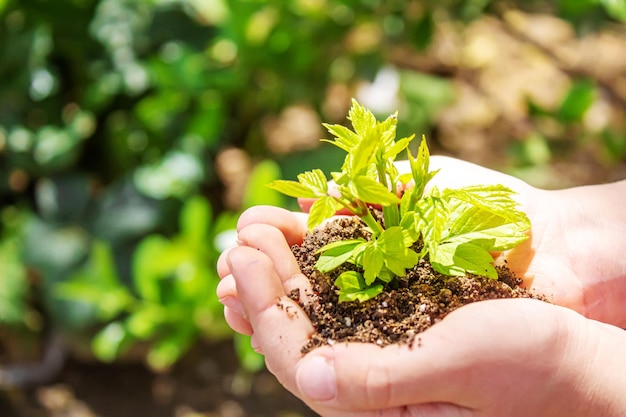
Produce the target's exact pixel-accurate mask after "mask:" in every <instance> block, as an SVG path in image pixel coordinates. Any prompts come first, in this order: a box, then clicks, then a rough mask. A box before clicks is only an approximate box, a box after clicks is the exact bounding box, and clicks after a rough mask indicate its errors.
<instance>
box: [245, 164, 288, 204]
mask: <svg viewBox="0 0 626 417" xmlns="http://www.w3.org/2000/svg"><path fill="white" fill-rule="evenodd" d="M280 177H281V170H280V166H279V165H278V164H277V163H276V162H274V161H272V160H271V159H266V160H264V161H262V162H259V163H258V164H257V165H256V166H255V167H254V169H253V170H252V173H251V174H250V179H249V180H248V184H247V185H246V191H245V193H244V197H243V204H242V206H243V208H244V209H245V208H249V207H253V206H262V205H268V206H275V207H283V206H284V204H285V199H284V198H283V195H282V194H281V193H279V192H277V191H276V190H274V189H272V188H270V187H267V184H270V183H272V182H273V181H276V180H278V179H279V178H280ZM268 188H269V189H268Z"/></svg>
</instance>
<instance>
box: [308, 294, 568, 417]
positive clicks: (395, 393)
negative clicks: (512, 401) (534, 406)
mask: <svg viewBox="0 0 626 417" xmlns="http://www.w3.org/2000/svg"><path fill="white" fill-rule="evenodd" d="M546 309H558V310H559V311H561V310H565V309H561V308H560V307H556V306H552V305H549V304H547V303H543V302H540V301H536V300H510V299H509V300H495V301H486V302H477V303H473V304H470V305H468V306H465V307H462V308H460V309H458V310H456V311H455V312H453V313H451V314H450V315H449V316H447V317H446V318H445V319H444V320H443V321H441V322H440V323H437V324H436V325H434V326H433V327H431V328H430V329H429V330H427V331H426V332H423V333H421V334H420V335H418V336H417V340H416V341H415V345H414V346H413V347H412V348H409V347H408V346H398V345H392V346H388V347H385V348H380V347H378V346H375V345H373V344H357V343H350V344H336V345H334V346H333V347H324V348H320V349H317V350H314V351H312V352H311V353H309V354H307V355H306V356H305V357H304V358H303V359H302V361H301V363H300V366H299V367H298V369H297V370H296V381H297V383H298V389H299V392H301V393H302V398H303V399H304V400H305V402H307V403H311V404H314V405H316V406H317V407H318V408H323V407H329V408H330V407H337V408H342V409H345V410H351V409H352V410H363V411H365V410H375V409H391V408H394V407H400V406H402V405H406V404H426V403H454V404H455V405H458V406H460V407H463V408H467V409H470V410H480V409H484V408H485V407H488V406H489V405H490V404H493V403H494V402H496V400H497V398H496V397H497V396H498V395H502V393H503V392H507V388H506V387H512V386H516V384H517V387H518V388H519V389H531V387H524V385H523V383H526V384H537V383H540V382H541V381H536V380H532V381H525V380H524V378H522V376H521V375H520V374H522V373H524V372H527V369H532V366H533V360H536V358H537V357H539V355H537V350H538V347H544V346H552V345H548V344H547V342H546V341H550V342H552V341H553V339H554V337H555V332H556V333H558V331H557V329H558V326H556V325H554V323H553V322H552V321H551V320H550V319H549V317H551V315H550V314H547V311H546ZM566 311H569V310H566ZM570 313H571V312H570ZM572 314H574V313H572ZM539 320H541V323H542V326H536V322H538V321H539ZM477 323H480V325H477ZM494 329H498V331H499V335H498V340H497V342H498V346H497V349H494V346H493V341H494V339H493V332H494ZM553 347H554V349H555V350H559V349H560V347H559V346H558V345H557V344H554V346H553ZM545 353H546V354H550V353H551V352H545ZM548 357H549V356H548ZM539 360H540V361H542V359H539ZM527 367H529V368H527ZM329 381H332V382H334V384H333V385H329ZM520 381H523V383H522V382H520Z"/></svg>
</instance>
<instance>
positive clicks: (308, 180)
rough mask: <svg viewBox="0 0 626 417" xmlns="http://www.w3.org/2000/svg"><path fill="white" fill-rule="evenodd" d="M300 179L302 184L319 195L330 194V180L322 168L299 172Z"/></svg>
mask: <svg viewBox="0 0 626 417" xmlns="http://www.w3.org/2000/svg"><path fill="white" fill-rule="evenodd" d="M298 181H300V184H302V185H304V186H305V187H307V188H308V189H309V190H312V191H314V192H315V193H316V195H318V196H324V195H327V194H328V180H327V179H326V175H324V172H323V171H322V170H321V169H314V170H312V171H308V172H303V173H302V174H299V175H298Z"/></svg>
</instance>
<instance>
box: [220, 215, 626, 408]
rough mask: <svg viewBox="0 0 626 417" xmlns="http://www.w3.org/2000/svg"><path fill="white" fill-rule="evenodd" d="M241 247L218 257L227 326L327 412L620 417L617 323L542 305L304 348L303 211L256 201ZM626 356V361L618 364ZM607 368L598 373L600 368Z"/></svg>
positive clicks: (486, 310) (503, 305) (463, 315)
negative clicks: (409, 339)
mask: <svg viewBox="0 0 626 417" xmlns="http://www.w3.org/2000/svg"><path fill="white" fill-rule="evenodd" d="M240 225H241V227H240V231H239V239H240V241H241V242H240V246H239V247H236V248H233V249H231V250H229V251H228V252H226V253H225V254H224V255H223V256H222V257H221V258H220V261H219V266H218V270H219V273H220V275H221V276H222V277H223V280H222V283H221V284H220V289H219V293H220V297H221V299H222V300H223V302H224V303H225V304H226V305H227V308H226V310H227V311H230V312H231V313H230V314H229V315H227V318H228V320H229V323H231V326H233V327H234V328H235V329H237V330H239V331H242V332H244V333H246V334H252V335H253V340H254V345H255V347H256V349H257V350H259V351H260V352H262V353H263V354H264V355H265V357H266V363H267V366H268V369H269V370H270V371H271V372H272V373H274V374H275V375H276V377H277V378H278V379H279V381H280V382H281V383H282V384H283V385H284V386H285V387H286V388H287V389H288V390H290V391H291V392H292V393H294V395H296V396H297V397H299V398H301V399H302V400H303V401H304V402H305V403H306V404H308V405H309V406H310V407H311V408H312V409H313V410H315V411H316V412H318V413H319V414H320V415H322V416H330V417H333V416H348V417H349V416H359V417H361V416H362V417H366V416H368V417H369V416H429V417H435V416H437V417H470V416H471V417H478V416H480V417H496V416H498V417H501V416H510V417H515V416H536V417H541V416H557V415H558V416H561V415H562V416H587V415H603V416H613V415H622V414H619V413H620V412H623V411H624V409H621V408H619V407H620V406H623V404H619V401H616V400H614V399H615V398H622V397H623V396H622V395H621V390H620V384H621V383H623V380H622V381H620V380H619V378H617V379H613V378H609V379H610V382H611V383H612V384H615V388H611V387H613V385H612V384H608V386H607V384H605V383H603V382H602V381H601V380H599V378H600V377H606V376H607V375H609V374H610V373H611V371H612V370H614V369H619V366H622V367H623V366H626V364H624V363H622V362H623V360H622V359H621V356H622V355H619V358H618V359H615V358H616V356H615V355H611V352H610V349H611V347H613V348H614V349H615V350H616V351H617V352H619V351H620V348H619V347H618V346H620V345H623V343H624V336H623V333H622V332H621V331H617V329H616V328H612V327H610V326H606V325H602V324H599V323H596V322H593V321H590V320H586V319H584V318H583V317H582V316H580V315H578V314H576V313H575V312H573V311H571V310H569V309H566V308H562V307H558V306H554V305H550V304H547V303H543V302H540V301H536V300H521V299H509V300H494V301H484V302H478V303H474V304H470V305H468V306H465V307H462V308H460V309H458V310H456V311H455V312H453V313H451V314H450V315H448V316H447V317H446V318H445V319H444V320H443V321H441V322H440V323H437V324H435V325H434V326H433V327H431V328H430V329H428V330H427V331H426V332H424V333H422V334H421V335H420V336H419V339H418V341H417V343H416V344H415V346H414V347H413V348H412V349H410V348H408V347H407V346H397V345H396V346H388V347H385V348H380V347H378V346H375V345H372V344H359V343H349V344H337V345H335V346H332V347H331V346H326V347H322V348H318V349H315V350H314V351H312V352H310V353H308V354H306V355H303V354H302V353H301V351H300V349H301V348H302V346H304V345H305V343H306V342H307V341H308V339H309V337H310V336H311V334H312V332H313V328H312V325H311V323H310V321H309V319H308V317H307V316H306V315H305V313H304V312H303V311H302V310H301V309H300V307H299V306H298V304H297V303H295V302H294V301H293V300H292V299H291V298H290V297H289V296H288V294H289V293H290V292H292V291H293V290H294V289H298V290H299V291H300V293H301V295H303V296H305V295H306V292H307V289H308V281H307V279H306V278H305V277H304V276H303V275H302V274H301V272H300V270H299V268H298V265H297V263H296V262H295V259H294V258H293V256H291V252H290V249H289V246H290V244H292V243H297V242H298V241H299V240H300V239H301V237H302V234H303V233H304V226H303V221H302V218H301V216H298V215H296V214H295V213H290V212H288V211H285V210H282V209H277V208H269V207H258V208H255V209H253V210H250V211H248V212H247V213H246V214H245V215H244V216H243V217H242V220H241V222H240ZM620 361H621V362H620ZM597 369H600V371H597Z"/></svg>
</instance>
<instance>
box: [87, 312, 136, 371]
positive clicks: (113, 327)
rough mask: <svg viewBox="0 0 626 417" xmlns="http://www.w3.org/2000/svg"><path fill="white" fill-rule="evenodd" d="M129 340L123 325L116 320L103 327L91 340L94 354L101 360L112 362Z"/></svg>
mask: <svg viewBox="0 0 626 417" xmlns="http://www.w3.org/2000/svg"><path fill="white" fill-rule="evenodd" d="M129 341H130V339H129V337H128V333H127V332H126V329H125V328H124V325H123V324H122V323H120V322H118V321H115V322H113V323H110V324H108V325H107V326H105V327H104V329H102V330H101V331H100V332H98V334H96V336H95V337H94V338H93V340H92V342H91V348H92V350H93V353H94V355H96V357H97V358H98V359H100V360H101V361H103V362H113V361H114V360H115V359H116V358H117V357H118V356H119V355H120V354H121V353H122V352H123V351H124V349H126V348H127V347H128V342H129Z"/></svg>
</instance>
